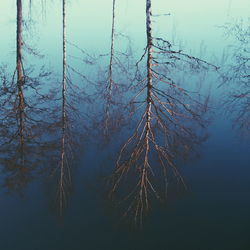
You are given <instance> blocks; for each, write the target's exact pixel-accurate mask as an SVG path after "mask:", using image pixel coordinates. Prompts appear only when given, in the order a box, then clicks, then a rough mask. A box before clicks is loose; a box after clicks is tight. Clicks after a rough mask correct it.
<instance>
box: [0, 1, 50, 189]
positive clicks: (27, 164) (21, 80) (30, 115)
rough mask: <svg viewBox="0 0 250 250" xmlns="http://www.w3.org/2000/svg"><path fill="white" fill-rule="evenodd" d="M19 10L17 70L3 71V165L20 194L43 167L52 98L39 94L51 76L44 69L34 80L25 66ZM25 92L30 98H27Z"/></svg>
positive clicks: (19, 8)
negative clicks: (50, 100)
mask: <svg viewBox="0 0 250 250" xmlns="http://www.w3.org/2000/svg"><path fill="white" fill-rule="evenodd" d="M16 8H17V18H16V27H17V28H16V68H15V71H14V74H13V75H12V76H11V75H10V74H9V73H8V69H7V66H2V67H1V68H0V81H1V88H0V106H1V107H0V115H1V117H2V121H1V123H0V164H1V165H2V167H3V169H4V170H3V171H4V172H5V173H8V174H7V175H6V176H7V177H6V183H5V186H6V187H8V188H10V189H12V190H17V191H21V190H22V189H23V188H24V187H25V186H26V185H27V184H28V183H29V182H30V181H31V180H32V179H33V178H34V176H35V175H36V174H35V172H36V170H37V169H38V168H39V167H41V165H42V158H43V157H42V155H43V153H44V151H42V150H41V151H40V150H39V149H41V148H42V147H43V146H44V144H42V135H44V131H43V128H44V125H46V122H45V119H44V116H43V115H44V113H47V110H48V109H47V108H46V107H45V106H44V105H45V103H46V102H47V100H48V99H49V96H50V97H51V95H48V94H47V93H41V92H40V91H39V88H40V86H41V85H43V84H44V82H47V81H48V78H49V76H50V72H48V71H46V70H45V68H43V67H42V68H41V70H40V72H39V73H38V75H36V76H34V74H33V72H32V71H33V69H32V68H31V67H27V68H25V67H24V65H23V47H24V44H25V43H24V41H23V23H24V20H23V12H22V1H21V0H17V1H16ZM25 91H27V92H28V93H29V94H26V95H25ZM51 94H52V93H51ZM42 106H43V107H42ZM43 149H44V148H43Z"/></svg>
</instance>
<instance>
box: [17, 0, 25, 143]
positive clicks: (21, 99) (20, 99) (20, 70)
mask: <svg viewBox="0 0 250 250" xmlns="http://www.w3.org/2000/svg"><path fill="white" fill-rule="evenodd" d="M16 6H17V31H16V71H17V89H18V115H17V116H18V129H19V136H20V143H21V145H23V144H24V119H25V117H24V109H25V101H24V95H23V85H24V76H23V65H22V46H23V41H22V25H23V16H22V0H17V1H16Z"/></svg>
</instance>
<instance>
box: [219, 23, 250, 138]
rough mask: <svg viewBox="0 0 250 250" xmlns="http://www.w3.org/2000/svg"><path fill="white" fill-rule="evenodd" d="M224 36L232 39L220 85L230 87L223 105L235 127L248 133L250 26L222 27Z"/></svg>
mask: <svg viewBox="0 0 250 250" xmlns="http://www.w3.org/2000/svg"><path fill="white" fill-rule="evenodd" d="M224 28H225V32H226V35H227V36H229V37H234V38H235V41H234V44H233V45H232V46H231V50H230V51H229V55H230V56H228V57H229V60H230V61H229V62H227V63H226V65H225V71H224V73H222V84H221V85H224V86H226V85H227V86H230V88H229V89H230V90H229V91H228V96H227V99H226V100H225V105H226V107H227V110H229V111H230V115H232V114H233V117H234V118H233V122H234V125H235V127H237V128H239V129H240V130H241V131H242V132H243V133H245V134H249V132H250V74H249V72H250V46H249V44H250V24H249V23H244V22H243V21H238V22H236V23H235V24H227V25H225V26H224Z"/></svg>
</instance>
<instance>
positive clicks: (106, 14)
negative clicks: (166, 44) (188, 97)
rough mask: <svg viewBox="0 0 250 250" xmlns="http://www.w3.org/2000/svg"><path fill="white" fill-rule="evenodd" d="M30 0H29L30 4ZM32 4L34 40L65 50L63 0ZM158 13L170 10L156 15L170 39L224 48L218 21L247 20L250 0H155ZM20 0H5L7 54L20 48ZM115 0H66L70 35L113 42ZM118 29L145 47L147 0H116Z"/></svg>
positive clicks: (86, 44) (0, 45)
mask: <svg viewBox="0 0 250 250" xmlns="http://www.w3.org/2000/svg"><path fill="white" fill-rule="evenodd" d="M28 2H29V1H27V0H26V1H24V9H26V10H27V8H25V7H27V5H25V4H27V3H28ZM34 3H35V4H34V6H33V9H32V16H33V19H34V20H35V21H36V24H35V25H34V26H33V28H32V32H30V38H32V40H33V44H35V46H37V47H38V48H39V50H41V51H42V53H45V54H47V55H52V57H54V56H55V55H57V53H59V51H60V49H61V48H60V46H58V45H59V44H60V42H61V41H60V39H61V12H60V10H61V3H60V1H58V0H53V1H49V0H47V1H46V6H45V8H44V9H45V11H42V10H41V9H42V8H41V4H40V0H36V1H34ZM152 5H153V6H152V9H153V14H156V15H160V14H165V13H170V14H171V15H170V16H161V17H155V18H154V23H153V25H154V34H155V35H159V36H162V37H164V38H166V39H168V40H170V41H175V42H176V43H180V42H181V43H182V44H185V45H186V46H187V47H188V48H189V49H191V50H194V48H198V47H199V46H200V44H201V42H203V43H204V44H205V45H206V47H207V48H208V49H209V50H210V51H213V50H214V51H216V52H215V53H217V52H218V50H219V51H220V50H222V48H223V47H224V45H225V44H224V40H225V39H224V37H223V32H222V30H221V29H219V28H218V26H220V25H223V24H224V23H226V22H234V21H235V20H239V19H240V18H242V19H244V20H247V18H248V16H249V10H250V1H249V0H219V1H218V0H209V1H205V0H152ZM15 7H16V5H15V0H8V1H6V0H0V9H1V10H2V14H1V15H0V29H1V34H2V36H1V40H0V53H1V55H2V58H6V57H9V56H10V55H11V54H13V52H14V51H15V39H14V38H15V17H16V10H15ZM111 9H112V1H111V0H84V1H83V0H69V1H68V2H67V19H68V27H67V33H68V39H69V40H70V41H72V42H74V43H76V44H78V45H79V46H80V47H82V48H86V49H88V50H93V51H95V52H97V53H99V52H105V51H106V50H107V49H108V48H109V39H110V26H111ZM116 25H117V26H116V30H117V32H121V33H123V34H127V35H129V36H130V37H131V39H132V41H133V42H134V44H135V46H137V47H138V48H140V49H141V48H143V47H144V39H145V0H117V12H116Z"/></svg>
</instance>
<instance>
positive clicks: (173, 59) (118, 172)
mask: <svg viewBox="0 0 250 250" xmlns="http://www.w3.org/2000/svg"><path fill="white" fill-rule="evenodd" d="M151 18H152V11H151V0H146V37H147V44H146V49H145V52H144V54H143V56H142V57H141V59H140V60H139V61H138V63H137V64H136V66H137V68H139V64H140V63H141V62H142V61H143V60H144V58H145V57H146V62H145V64H146V77H140V79H138V81H139V82H138V83H137V84H136V85H137V86H140V90H139V92H138V93H137V94H136V95H135V96H134V98H132V100H131V102H130V103H134V104H136V105H137V106H136V107H135V110H134V113H133V115H134V116H136V118H138V117H139V122H138V123H137V126H136V128H135V131H134V133H133V134H132V136H131V137H130V138H129V139H128V141H127V142H126V143H125V144H124V145H123V147H122V148H121V151H120V154H119V157H118V160H117V163H116V168H115V170H114V173H113V176H112V187H111V193H110V194H111V196H113V197H114V196H116V195H118V196H119V193H120V195H122V196H123V199H122V201H123V202H124V203H125V204H126V209H125V214H124V215H130V216H132V218H133V219H134V221H135V224H137V225H138V224H140V225H141V224H142V220H143V217H144V215H145V213H146V212H147V211H148V210H149V207H150V202H152V199H153V198H156V199H160V200H164V197H165V198H166V194H167V189H168V186H169V184H171V183H173V180H175V181H176V182H177V183H182V185H183V187H186V185H185V183H184V180H183V177H182V176H181V174H180V173H179V170H178V168H177V165H176V163H175V161H176V158H177V157H178V154H179V152H180V151H188V150H189V149H190V148H192V147H193V145H194V144H196V143H199V139H198V137H197V135H196V133H195V132H194V130H193V129H192V127H194V126H193V125H192V124H193V123H196V124H198V126H201V127H202V126H203V124H204V123H203V120H202V114H203V113H204V108H203V105H202V103H200V102H198V101H197V100H196V99H195V98H194V97H195V95H194V93H189V92H188V91H187V90H186V89H184V88H182V87H180V86H179V85H178V84H177V83H175V82H174V81H173V80H172V76H171V75H170V73H169V72H170V68H171V67H172V68H175V67H176V64H177V63H179V62H181V63H185V64H186V63H187V64H188V65H189V66H190V67H192V68H194V67H196V68H202V69H204V68H209V67H213V65H210V64H209V63H207V62H205V61H203V60H201V59H198V58H196V57H193V56H190V55H188V54H185V53H183V52H182V51H180V50H179V51H176V50H174V49H173V48H172V45H171V44H170V43H169V42H168V41H166V40H164V39H162V38H156V37H153V34H152V20H151ZM138 75H141V74H138ZM168 75H169V76H168ZM135 113H136V114H135ZM178 149H179V151H178ZM162 176H163V178H162ZM157 179H158V182H157V181H156V180H157ZM161 179H163V183H164V184H163V185H164V187H165V188H164V189H165V191H164V192H162V191H161V185H160V184H159V183H160V182H161V181H160V180H161ZM129 181H132V183H133V184H131V183H128V182H129ZM126 183H127V184H128V185H126ZM131 185H132V187H131ZM128 186H129V187H128ZM124 193H126V195H125V194H124ZM163 193H164V194H165V195H163Z"/></svg>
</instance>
